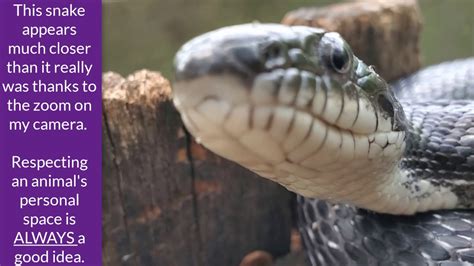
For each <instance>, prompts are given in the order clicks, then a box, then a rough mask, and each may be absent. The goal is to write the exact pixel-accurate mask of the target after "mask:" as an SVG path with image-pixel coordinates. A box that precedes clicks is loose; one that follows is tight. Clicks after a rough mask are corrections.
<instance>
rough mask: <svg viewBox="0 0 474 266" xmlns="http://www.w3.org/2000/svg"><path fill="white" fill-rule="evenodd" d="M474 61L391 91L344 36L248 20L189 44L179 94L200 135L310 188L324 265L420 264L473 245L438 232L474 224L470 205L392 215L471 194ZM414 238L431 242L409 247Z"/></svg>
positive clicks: (313, 232)
mask: <svg viewBox="0 0 474 266" xmlns="http://www.w3.org/2000/svg"><path fill="white" fill-rule="evenodd" d="M473 62H474V60H473V59H467V60H464V61H458V62H454V63H451V64H448V65H447V64H445V65H440V66H438V67H433V68H431V69H426V70H424V71H421V72H419V73H417V74H415V75H413V76H411V77H409V78H406V79H403V80H402V81H400V82H398V83H396V84H395V85H394V89H391V88H390V86H389V85H388V84H387V83H386V82H385V81H384V80H383V79H382V78H381V77H380V76H379V75H377V73H376V72H375V71H374V69H373V68H372V67H370V66H367V65H366V64H364V63H363V62H362V61H361V60H359V59H358V58H357V57H356V56H354V55H353V53H352V51H351V49H350V47H349V45H348V44H347V43H346V42H345V41H344V40H343V39H342V38H341V37H340V36H339V34H337V33H334V32H325V31H324V30H321V29H315V28H309V27H304V26H293V27H289V26H283V25H276V24H245V25H238V26H232V27H227V28H223V29H219V30H216V31H213V32H210V33H207V34H204V35H202V36H199V37H197V38H195V39H193V40H191V41H190V42H188V43H187V44H185V45H184V46H183V47H182V48H181V49H180V51H179V52H178V54H177V56H176V59H175V68H176V82H175V84H174V102H175V105H176V107H177V109H178V110H179V111H180V113H181V116H182V118H183V121H184V124H185V125H186V127H187V128H188V130H189V131H190V132H191V134H193V135H194V136H195V137H196V139H197V141H198V142H200V143H202V144H203V145H204V146H206V147H207V148H209V149H210V150H212V151H214V152H216V153H217V154H219V155H221V156H223V157H225V158H227V159H230V160H233V161H235V162H237V163H239V164H241V165H242V166H244V167H246V168H248V169H250V170H252V171H254V172H256V173H257V174H259V175H261V176H262V177H265V178H268V179H271V180H273V181H275V182H278V183H280V184H282V185H283V186H285V187H286V188H288V189H289V190H291V191H294V192H296V193H297V194H299V195H301V196H299V198H298V203H299V204H298V209H299V211H298V213H299V215H298V217H299V224H300V231H301V232H302V235H303V239H304V243H305V245H306V247H307V249H308V254H309V258H310V260H311V262H312V263H313V264H314V265H319V264H330V265H339V264H341V265H342V264H359V265H372V264H377V263H378V261H383V262H387V263H388V262H397V263H399V262H400V263H401V262H403V261H405V262H407V261H408V262H409V265H419V264H410V262H411V263H414V262H416V261H417V260H418V261H419V262H423V263H426V262H428V261H435V260H436V259H439V258H441V259H444V260H449V259H458V258H459V259H463V258H465V257H466V256H467V255H466V254H470V253H469V252H472V250H471V249H470V247H471V246H470V245H468V246H465V245H458V246H456V247H454V246H452V245H451V244H452V243H449V241H447V242H446V243H447V244H446V243H445V242H442V240H440V239H441V238H440V236H441V235H443V233H440V232H441V231H440V230H441V229H439V228H444V227H443V224H441V223H440V221H444V220H445V219H446V217H449V216H450V215H451V216H452V217H455V219H454V220H455V221H457V222H458V223H465V224H466V225H465V226H464V224H463V226H464V228H467V229H468V231H469V232H472V231H471V229H472V223H473V222H474V219H472V218H474V217H472V216H471V215H470V213H469V212H450V213H446V214H445V213H438V214H427V215H425V214H421V216H411V217H400V218H396V219H394V218H393V217H394V216H390V215H387V214H392V215H394V214H402V215H407V214H415V213H417V212H425V211H429V210H440V209H453V208H457V209H460V208H463V209H465V208H471V207H472V205H473V204H474V195H473V191H474V190H473V187H472V186H473V185H474V102H473V101H472V98H469V97H471V96H472V94H473V91H472V76H473V69H474V67H473ZM447 69H450V71H448V72H447V71H446V70H447ZM453 69H454V70H453ZM435 73H439V74H442V75H443V76H449V73H456V74H454V75H451V76H450V77H449V78H446V79H442V80H444V81H441V80H437V79H441V78H439V77H438V76H437V79H436V78H433V76H434V75H435ZM440 76H441V75H440ZM458 79H460V80H461V81H462V82H459V80H458ZM446 80H447V81H446ZM465 80H467V81H465ZM450 81H451V82H450ZM443 82H444V83H443ZM433 83H437V84H439V85H438V86H439V90H436V92H432V89H434V88H433V86H431V84H433ZM454 84H462V85H459V86H458V85H454ZM310 198H317V199H318V200H314V199H313V200H312V199H310ZM326 201H328V202H332V203H331V204H330V203H327V202H326ZM367 210H369V211H367ZM376 213H386V214H376ZM387 217H390V218H387ZM397 217H398V216H397ZM419 217H424V218H419ZM405 221H406V223H405ZM405 224H406V226H405ZM391 226H392V227H391ZM398 227H400V228H401V229H400V228H398ZM438 227H439V228H438ZM445 227H446V228H448V229H447V230H448V231H449V230H450V229H449V226H445ZM394 228H396V229H394ZM407 228H408V229H407ZM451 229H453V230H451V231H450V232H451V233H452V232H456V233H457V227H456V224H455V225H452V226H451ZM404 230H405V231H404ZM399 231H400V232H404V233H401V234H399ZM386 235H389V236H386ZM451 235H452V234H451ZM409 236H416V237H417V238H418V240H420V241H415V240H413V241H411V240H410V241H406V242H407V243H409V245H408V246H403V245H401V244H400V243H402V242H403V240H406V239H405V238H406V237H409ZM397 237H399V238H397ZM458 237H459V238H461V239H467V238H468V239H471V236H464V237H463V236H458ZM387 239H388V240H387ZM400 239H401V240H400ZM397 241H401V242H400V243H399V242H397ZM379 242H380V243H382V244H380V243H379ZM397 243H398V244H400V245H398V244H397ZM442 243H445V244H442ZM379 244H380V245H379ZM422 245H424V246H422ZM426 245H427V246H426ZM430 245H431V246H430ZM450 245H451V246H450ZM381 247H385V248H381ZM430 247H432V248H431V249H430ZM435 247H436V248H438V249H436V248H435ZM441 249H442V250H444V251H446V252H447V253H448V256H441V255H439V254H441V253H442V252H441V251H440V250H441ZM432 250H435V251H436V252H434V253H433V251H432ZM382 251H384V252H382ZM438 251H439V252H438ZM364 252H365V253H364ZM430 252H431V253H430ZM437 252H438V253H437ZM463 252H464V253H463ZM466 252H467V253H466ZM379 253H380V254H382V255H380V254H379ZM443 254H444V253H443ZM437 255H439V256H438V257H436V256H437ZM435 257H436V258H435ZM467 257H468V256H467ZM360 260H362V261H360Z"/></svg>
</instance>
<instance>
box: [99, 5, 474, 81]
mask: <svg viewBox="0 0 474 266" xmlns="http://www.w3.org/2000/svg"><path fill="white" fill-rule="evenodd" d="M336 2H341V1H340V0H291V1H289V0H225V1H223V0H201V1H191V0H135V1H132V0H123V1H120V0H119V1H117V0H111V1H110V2H107V1H105V2H104V4H103V8H104V30H103V32H104V44H103V47H104V48H103V51H104V67H103V69H104V71H109V70H112V71H116V72H119V73H121V74H124V75H125V74H128V73H130V72H133V71H135V70H138V69H143V68H147V69H152V70H157V71H160V72H162V73H163V74H164V75H165V76H166V77H167V78H170V79H171V78H172V62H173V57H174V54H175V53H176V51H177V50H178V49H179V47H180V46H181V45H182V44H183V43H184V42H186V41H187V40H189V39H190V38H192V37H194V36H196V35H199V34H201V33H204V32H207V31H210V30H213V29H216V28H219V27H223V26H228V25H232V24H241V23H247V22H252V21H260V22H275V23H278V22H280V21H281V19H282V18H283V16H284V15H285V13H286V12H288V11H290V10H293V9H296V8H299V7H303V6H315V5H326V4H330V3H336ZM419 2H420V7H421V11H422V13H423V18H424V31H423V35H422V41H421V49H422V53H423V61H424V63H425V64H433V63H437V62H441V61H445V60H449V59H453V58H460V57H467V56H472V55H474V0H420V1H419Z"/></svg>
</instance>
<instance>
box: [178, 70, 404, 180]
mask: <svg viewBox="0 0 474 266" xmlns="http://www.w3.org/2000/svg"><path fill="white" fill-rule="evenodd" d="M346 86H350V85H349V84H346ZM344 91H348V90H347V89H346V90H344V89H343V88H342V87H341V86H337V84H336V83H334V82H331V80H330V79H324V78H322V77H319V76H316V75H314V74H312V73H310V72H307V71H304V70H303V71H300V70H297V69H295V68H289V69H276V70H273V71H271V72H265V73H261V74H259V75H258V76H257V77H256V78H255V80H254V82H253V84H252V85H251V86H250V87H249V86H247V85H246V83H245V82H242V80H240V79H238V78H236V77H235V76H231V75H220V76H219V75H214V76H212V75H210V76H204V77H201V78H198V79H193V80H188V81H181V82H177V83H176V84H175V86H174V102H175V105H176V107H177V108H178V110H179V111H180V113H181V114H182V118H183V121H184V123H185V125H186V127H187V128H188V130H189V131H190V132H191V133H192V134H193V135H194V136H195V137H196V139H197V140H198V142H201V143H203V144H204V145H205V146H206V147H208V148H209V149H211V150H212V151H214V152H216V153H218V154H219V155H221V156H223V157H226V158H227V159H230V160H233V161H236V162H238V163H240V164H243V165H245V166H246V167H248V168H250V169H251V170H253V171H255V172H258V173H259V174H261V175H263V176H267V177H268V176H271V175H270V168H271V167H273V166H276V165H284V164H288V163H291V164H298V165H299V167H300V168H301V172H303V171H306V174H305V176H309V175H310V173H311V174H313V175H314V172H312V171H314V170H317V171H319V170H321V169H322V168H327V166H328V165H334V166H335V165H340V163H342V162H344V161H349V160H354V159H357V158H360V159H364V160H367V159H371V158H375V157H376V156H383V155H384V153H385V156H391V155H393V154H399V152H397V150H400V149H401V148H402V147H401V144H402V142H403V134H402V133H401V132H376V125H375V123H376V122H375V121H376V120H377V117H376V116H375V115H374V111H373V110H371V109H370V107H371V105H370V104H369V103H368V102H366V101H365V98H363V97H357V96H355V95H346V94H344ZM372 108H373V107H372ZM374 120H375V121H374ZM371 142H373V143H374V144H378V145H371ZM270 166H271V167H270ZM339 167H340V166H339ZM305 168H307V169H306V170H305ZM272 171H273V170H272Z"/></svg>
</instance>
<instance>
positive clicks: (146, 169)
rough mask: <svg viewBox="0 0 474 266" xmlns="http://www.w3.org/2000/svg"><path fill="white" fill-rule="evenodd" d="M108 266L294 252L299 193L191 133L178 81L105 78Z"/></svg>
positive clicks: (150, 75) (153, 76) (231, 260)
mask: <svg viewBox="0 0 474 266" xmlns="http://www.w3.org/2000/svg"><path fill="white" fill-rule="evenodd" d="M103 78H104V82H103V90H104V113H103V124H104V163H103V166H104V168H103V169H104V171H103V178H104V191H103V212H104V216H103V232H104V244H103V246H104V252H103V254H104V255H103V262H104V265H105V266H107V265H113V266H115V265H139V266H146V265H153V266H155V265H159V266H161V265H166V266H173V265H199V266H204V265H206V266H207V265H210V266H212V265H218V266H221V265H238V264H239V262H240V261H241V260H242V258H243V257H244V256H245V255H246V254H247V253H249V252H251V251H252V250H256V249H260V250H265V251H268V252H270V253H271V254H273V255H274V256H277V255H282V254H285V253H286V252H288V250H289V243H290V241H289V238H290V230H291V213H290V212H291V208H290V197H291V196H290V193H289V192H288V191H286V190H285V189H283V188H282V187H280V186H278V185H276V184H274V183H271V182H269V181H266V180H264V179H262V178H258V177H256V176H255V175H254V174H252V173H250V172H249V171H247V170H244V169H243V168H241V167H239V166H237V165H235V164H234V163H231V162H228V161H226V160H224V159H221V158H219V157H217V156H215V155H213V154H212V153H210V152H208V151H207V150H206V149H205V148H203V147H202V146H200V145H198V144H196V143H195V142H193V141H192V140H191V138H190V137H188V136H187V135H186V134H185V132H184V130H183V126H182V123H181V120H180V118H179V115H178V113H177V112H176V111H175V109H174V107H173V105H172V103H171V101H170V95H171V89H170V85H169V83H168V81H166V80H165V79H164V78H163V77H162V76H161V75H160V74H158V73H156V72H150V71H140V72H137V73H135V74H133V75H131V76H129V77H128V78H127V79H124V78H122V77H121V76H119V75H117V74H113V73H108V74H105V75H104V77H103Z"/></svg>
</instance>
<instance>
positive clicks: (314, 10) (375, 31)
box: [282, 0, 421, 81]
mask: <svg viewBox="0 0 474 266" xmlns="http://www.w3.org/2000/svg"><path fill="white" fill-rule="evenodd" d="M282 23H283V24H288V25H307V26H313V27H320V28H324V29H326V30H329V31H337V32H339V33H340V34H341V35H342V36H343V37H344V38H345V39H346V40H347V42H348V43H349V44H350V45H351V47H352V49H353V50H354V53H355V54H356V55H357V56H358V57H359V58H361V59H362V60H363V61H364V62H365V63H367V64H370V65H374V66H375V68H376V71H377V72H378V73H379V74H380V75H381V76H382V77H384V78H385V79H387V80H388V81H393V80H395V79H397V78H400V77H403V76H405V75H407V74H410V73H413V72H415V71H416V70H418V69H419V68H420V66H421V60H420V50H419V38H420V32H421V15H420V11H419V8H418V5H417V2H416V0H365V1H357V2H347V3H341V4H334V5H330V6H325V7H306V8H300V9H297V10H294V11H291V12H289V13H287V14H286V15H285V17H284V18H283V21H282Z"/></svg>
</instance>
